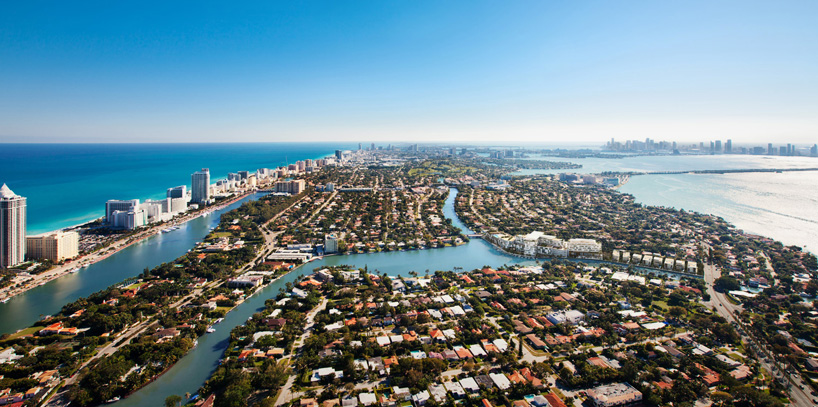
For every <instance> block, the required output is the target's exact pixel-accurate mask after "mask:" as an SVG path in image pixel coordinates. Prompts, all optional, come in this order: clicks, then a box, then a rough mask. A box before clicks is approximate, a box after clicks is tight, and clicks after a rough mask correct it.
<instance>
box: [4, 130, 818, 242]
mask: <svg viewBox="0 0 818 407" xmlns="http://www.w3.org/2000/svg"><path fill="white" fill-rule="evenodd" d="M2 148H3V154H2V155H3V160H0V183H3V182H5V183H7V184H8V185H9V188H11V189H12V190H13V191H14V192H15V193H17V194H19V195H22V196H25V197H27V198H28V233H29V234H37V233H42V232H46V231H50V230H56V229H60V228H64V227H68V226H73V225H76V224H79V223H82V222H86V221H89V220H92V219H95V218H98V217H100V216H102V215H103V214H104V209H105V201H107V200H108V199H134V198H138V199H141V200H144V199H156V198H161V197H163V196H164V195H165V190H166V189H167V188H169V187H173V186H177V185H190V174H192V173H193V172H195V171H198V170H199V169H201V168H210V172H211V174H212V175H211V176H212V179H213V180H216V179H220V178H225V177H226V176H227V173H228V172H236V171H241V170H248V171H254V170H256V169H258V168H265V167H266V168H274V167H278V166H281V165H284V164H288V163H292V162H295V161H297V160H303V159H307V158H313V159H315V158H320V157H324V156H327V155H331V154H333V153H334V151H335V150H336V149H344V150H346V149H357V143H354V144H353V143H339V144H336V143H230V144H227V143H225V144H3V145H2ZM532 158H533V159H537V158H538V157H532ZM545 159H549V160H554V161H571V162H575V163H578V164H582V165H583V168H581V169H578V170H524V171H519V172H518V174H532V173H557V172H577V173H599V172H602V171H688V170H712V169H735V168H811V167H818V159H815V158H809V157H764V156H747V155H719V156H707V155H703V156H632V157H627V158H622V159H600V158H583V159H561V158H551V157H547V158H545ZM621 191H622V192H625V193H629V194H632V195H634V197H635V198H636V200H637V201H638V202H641V203H643V204H647V205H661V206H670V207H675V208H680V209H686V210H695V211H698V212H703V213H712V214H715V215H718V216H722V217H724V218H725V219H726V220H727V221H729V222H731V223H733V224H735V225H736V226H737V227H739V228H741V229H744V230H745V231H747V232H750V233H756V234H760V235H764V236H768V237H771V238H774V239H776V240H780V241H782V242H784V243H785V244H788V245H797V246H801V247H805V248H806V249H808V250H810V251H812V252H813V253H815V252H817V251H818V211H816V210H815V209H816V208H818V172H814V171H811V172H785V173H781V174H776V173H747V174H723V175H694V174H679V175H645V176H634V177H631V180H630V182H629V183H628V184H626V185H625V186H623V187H622V188H621Z"/></svg>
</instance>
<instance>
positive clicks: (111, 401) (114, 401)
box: [106, 397, 119, 404]
mask: <svg viewBox="0 0 818 407" xmlns="http://www.w3.org/2000/svg"><path fill="white" fill-rule="evenodd" d="M117 401H119V397H114V398H112V399H110V400H108V401H106V403H108V404H111V403H116V402H117Z"/></svg>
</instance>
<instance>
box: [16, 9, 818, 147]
mask: <svg viewBox="0 0 818 407" xmlns="http://www.w3.org/2000/svg"><path fill="white" fill-rule="evenodd" d="M357 6H358V7H355V8H353V7H351V6H350V5H348V4H339V3H333V2H318V3H311V4H289V3H272V4H266V3H261V4H254V5H246V6H243V7H235V6H232V5H231V6H228V5H221V4H218V3H196V6H195V7H193V6H190V5H184V4H178V5H176V4H174V5H168V4H156V3H153V4H145V5H143V6H141V7H140V8H138V9H136V8H129V7H128V6H127V5H118V4H105V3H100V4H94V5H90V4H89V5H82V6H78V5H67V4H59V3H53V4H52V5H50V6H48V7H42V6H35V5H32V4H27V3H20V4H17V3H14V4H7V5H4V6H2V11H3V12H2V13H0V26H2V27H4V28H3V30H2V35H0V59H2V60H3V61H4V63H3V64H2V65H0V86H2V87H3V88H4V95H3V96H2V97H0V123H2V125H0V142H6V143H8V142H117V143H120V142H219V141H225V140H230V141H242V142H262V141H271V142H274V141H291V140H298V141H358V140H376V141H379V142H390V141H391V142H395V141H407V142H420V143H424V142H427V143H428V142H452V143H481V144H482V143H492V142H495V141H496V140H503V142H504V143H505V142H509V143H525V144H548V143H554V142H565V141H568V140H570V141H574V142H604V141H605V140H608V139H610V138H611V137H614V138H617V139H645V138H652V139H657V140H661V139H668V140H671V139H672V140H679V141H690V142H697V141H700V140H710V139H728V138H731V139H733V140H734V142H735V143H765V142H766V140H774V139H780V140H787V142H792V143H797V144H805V145H812V144H813V143H814V142H815V139H816V137H818V119H816V118H815V115H814V112H815V109H816V106H815V100H814V98H813V96H812V95H814V94H815V93H816V91H818V44H816V43H815V42H814V41H812V39H813V38H816V35H818V28H816V27H815V25H814V24H813V21H812V18H811V17H812V16H814V15H816V11H818V6H816V5H815V4H814V3H812V2H788V3H785V4H769V3H763V2H750V3H747V2H721V3H718V4H710V3H706V2H694V3H685V4H683V5H681V4H679V5H672V4H654V3H648V2H633V3H628V4H616V5H613V4H610V3H602V2H594V3H587V4H567V3H539V2H521V3H514V4H511V5H503V6H502V7H499V6H497V5H494V4H491V3H488V2H477V3H469V4H468V7H466V5H465V4H463V3H461V4H451V3H450V4H437V3H434V2H414V3H411V4H383V3H375V2H368V3H362V4H357Z"/></svg>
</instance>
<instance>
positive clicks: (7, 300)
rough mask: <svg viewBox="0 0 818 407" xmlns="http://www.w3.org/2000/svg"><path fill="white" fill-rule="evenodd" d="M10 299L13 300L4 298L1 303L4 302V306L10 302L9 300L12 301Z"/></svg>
mask: <svg viewBox="0 0 818 407" xmlns="http://www.w3.org/2000/svg"><path fill="white" fill-rule="evenodd" d="M10 299H11V298H3V301H0V302H2V303H3V304H5V303H7V302H9V300H10Z"/></svg>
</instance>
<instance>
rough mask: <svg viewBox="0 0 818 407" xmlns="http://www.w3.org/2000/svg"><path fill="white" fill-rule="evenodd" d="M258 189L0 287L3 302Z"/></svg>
mask: <svg viewBox="0 0 818 407" xmlns="http://www.w3.org/2000/svg"><path fill="white" fill-rule="evenodd" d="M255 192H256V191H247V192H242V193H241V194H239V195H237V196H235V197H233V198H230V199H228V200H227V201H225V202H221V203H219V204H218V205H216V206H210V207H206V208H202V209H200V210H197V211H196V212H194V213H192V214H187V215H185V216H183V217H181V218H179V219H172V220H170V221H168V222H165V223H162V224H158V225H156V226H152V227H151V228H149V229H147V230H144V231H141V232H139V233H137V234H136V235H133V236H128V237H124V238H122V239H118V240H115V241H114V242H112V243H111V244H110V245H108V246H106V247H104V248H102V249H99V250H96V251H94V252H91V253H88V254H85V255H84V256H80V257H77V258H75V259H72V260H71V261H70V262H69V263H66V264H63V265H61V266H56V267H54V268H52V269H50V270H47V271H44V272H42V273H40V274H37V275H34V276H32V279H31V280H29V281H26V282H25V283H24V286H23V287H16V288H12V287H11V286H9V287H4V288H2V289H0V303H5V302H8V301H9V300H11V299H12V298H14V297H16V296H18V295H20V294H24V293H26V292H27V291H29V290H32V289H34V288H37V287H40V286H43V285H45V284H48V283H50V282H51V281H54V280H56V279H58V278H60V277H64V276H66V275H69V274H73V273H74V271H75V270H78V269H80V268H84V267H87V266H90V265H92V264H95V263H98V262H100V261H102V260H105V259H107V258H108V257H111V256H112V255H114V254H116V253H118V252H120V251H122V250H124V249H126V248H128V247H130V246H132V245H134V244H136V243H140V242H142V241H144V240H147V239H149V238H151V237H153V236H156V235H157V234H160V233H162V229H166V228H168V227H170V226H178V225H182V224H184V223H187V222H189V221H191V220H193V219H196V218H199V217H202V216H205V215H209V214H210V213H212V212H214V211H217V210H221V209H224V208H225V207H227V206H229V205H232V204H233V203H235V202H237V201H239V200H241V199H244V198H246V197H247V196H249V195H250V194H252V193H255ZM91 222H93V221H89V222H84V223H82V224H80V225H77V226H73V227H72V228H78V227H81V226H83V225H87V224H89V223H91ZM67 229H69V228H65V229H58V230H67Z"/></svg>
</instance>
